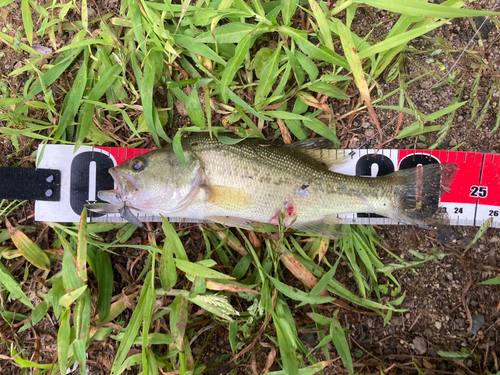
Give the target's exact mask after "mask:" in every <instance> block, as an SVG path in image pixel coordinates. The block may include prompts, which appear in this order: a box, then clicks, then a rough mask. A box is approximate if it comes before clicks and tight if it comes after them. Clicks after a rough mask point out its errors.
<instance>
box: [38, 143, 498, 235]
mask: <svg viewBox="0 0 500 375" xmlns="http://www.w3.org/2000/svg"><path fill="white" fill-rule="evenodd" d="M73 150H74V147H73V146H66V145H47V146H46V147H45V152H44V156H43V158H42V160H41V161H40V167H41V168H51V169H58V170H60V171H61V200H60V201H59V202H40V201H37V202H36V204H35V220H39V221H60V222H70V221H78V220H79V214H80V212H77V211H78V209H77V207H76V208H72V207H71V205H70V204H69V201H70V195H71V192H72V190H71V183H74V182H72V180H74V179H75V178H78V177H77V176H76V175H77V174H78V173H77V171H76V172H75V171H72V170H71V166H72V164H73V162H74V160H75V158H77V157H78V155H79V154H82V153H88V154H91V157H85V160H87V162H89V161H95V162H96V177H95V178H96V180H100V179H101V178H105V179H107V178H109V173H108V172H107V169H108V168H109V165H110V163H111V164H112V165H118V164H121V163H123V162H125V161H127V160H129V159H131V158H133V157H135V156H138V155H142V154H145V153H147V152H149V151H152V150H151V149H127V148H116V147H97V146H95V147H80V149H79V150H78V151H77V153H75V154H73ZM98 154H99V156H97V155H98ZM336 155H337V157H341V158H343V159H345V160H346V162H345V163H343V164H342V165H340V166H339V167H338V168H336V169H335V172H338V173H342V174H347V175H363V176H372V173H373V172H374V171H375V170H377V168H378V170H377V173H378V175H382V174H384V173H390V172H392V171H394V170H398V169H399V168H400V167H415V166H417V165H418V164H428V163H432V162H440V163H446V162H449V163H456V164H458V165H459V169H458V172H457V176H456V177H455V179H454V181H453V182H452V184H451V186H450V189H451V190H450V192H449V193H447V194H444V195H443V197H441V200H440V205H441V206H442V207H444V208H445V209H446V210H447V212H448V214H449V216H450V221H451V224H452V225H467V226H473V225H475V226H479V225H481V224H482V223H484V221H485V220H487V219H488V218H490V217H492V218H493V222H492V226H493V227H500V191H499V190H500V188H499V186H498V185H499V184H498V181H499V179H500V155H493V154H481V153H474V152H463V151H436V150H417V151H414V150H395V149H389V150H380V151H379V152H378V153H377V152H376V150H366V149H362V150H359V149H358V150H348V149H344V150H337V152H336ZM89 156H90V155H89ZM82 157H83V156H82ZM103 157H104V159H106V160H108V162H106V163H103V162H102V160H103V159H102V158H103ZM104 164H106V165H104ZM79 168H83V171H85V168H86V170H87V171H89V165H82V166H80V167H79ZM77 170H78V169H77ZM80 173H81V170H80ZM103 176H104V177H103ZM85 183H87V185H85ZM88 184H89V182H88V181H86V182H84V183H83V184H80V185H78V186H79V189H84V190H85V189H87V190H86V191H85V194H86V195H85V194H84V195H85V196H86V197H88V190H89V189H90V187H89V186H88ZM108 184H109V182H108ZM108 188H109V189H111V188H112V187H107V188H106V189H108ZM100 189H102V188H100ZM100 189H99V190H100ZM73 190H74V189H73ZM82 204H83V203H82V202H80V205H82ZM75 209H76V211H75ZM138 215H139V218H140V219H141V220H142V221H160V218H159V217H152V216H149V215H144V214H140V213H138ZM339 216H340V217H342V218H343V219H344V222H345V223H346V224H380V225H387V224H398V222H396V221H394V220H391V219H388V218H385V217H381V216H378V215H372V214H363V213H359V214H345V215H339ZM171 220H172V221H179V220H181V219H180V218H171ZM92 221H98V222H121V221H123V219H121V217H120V216H119V215H118V214H117V215H106V216H100V217H93V218H92ZM187 222H194V221H191V220H187Z"/></svg>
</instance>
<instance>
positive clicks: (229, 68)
mask: <svg viewBox="0 0 500 375" xmlns="http://www.w3.org/2000/svg"><path fill="white" fill-rule="evenodd" d="M251 40H252V33H251V32H248V33H247V35H245V37H244V38H243V39H242V40H241V41H240V42H239V43H238V45H237V46H236V51H235V53H234V56H233V57H232V58H231V59H229V61H228V62H227V65H226V67H225V68H224V71H223V72H222V78H221V80H220V89H221V95H222V100H223V101H224V103H227V100H228V92H227V91H228V88H229V84H230V83H231V81H232V80H233V77H234V75H235V74H236V72H237V71H238V69H239V67H240V65H241V63H242V62H243V60H244V58H245V56H246V54H247V52H248V51H249V50H250V47H251Z"/></svg>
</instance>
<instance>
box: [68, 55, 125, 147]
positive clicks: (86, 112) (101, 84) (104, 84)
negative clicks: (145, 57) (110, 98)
mask: <svg viewBox="0 0 500 375" xmlns="http://www.w3.org/2000/svg"><path fill="white" fill-rule="evenodd" d="M121 70H122V67H121V66H120V65H119V64H115V65H113V66H112V67H111V68H110V69H106V71H101V76H100V77H99V80H98V81H97V83H96V84H95V85H94V87H92V89H91V90H90V93H89V95H88V100H89V101H97V100H99V99H101V97H102V96H103V95H104V94H105V93H106V90H107V89H108V88H109V87H110V86H111V85H112V84H113V82H114V81H115V80H116V79H117V77H118V74H119V73H120V72H121ZM94 109H95V105H93V104H92V103H85V104H84V105H83V106H82V109H81V111H82V113H83V116H82V120H81V123H80V126H78V130H77V136H76V142H75V143H76V149H78V147H80V145H81V144H82V143H83V141H84V140H85V138H86V137H87V135H88V133H89V131H90V127H91V124H92V118H93V116H94Z"/></svg>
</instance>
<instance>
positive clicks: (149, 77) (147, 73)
mask: <svg viewBox="0 0 500 375" xmlns="http://www.w3.org/2000/svg"><path fill="white" fill-rule="evenodd" d="M152 54H154V52H151V53H150V54H149V59H146V61H145V62H144V74H143V76H142V81H141V84H140V86H139V91H140V93H141V100H142V110H143V113H144V119H145V120H146V125H147V126H148V130H149V132H150V133H151V136H152V137H153V139H154V141H155V143H156V144H157V145H158V146H159V145H160V140H159V138H158V133H157V132H156V124H155V117H154V115H153V111H156V108H155V106H154V103H153V86H154V80H155V73H156V68H157V66H156V59H155V58H154V57H153V56H152Z"/></svg>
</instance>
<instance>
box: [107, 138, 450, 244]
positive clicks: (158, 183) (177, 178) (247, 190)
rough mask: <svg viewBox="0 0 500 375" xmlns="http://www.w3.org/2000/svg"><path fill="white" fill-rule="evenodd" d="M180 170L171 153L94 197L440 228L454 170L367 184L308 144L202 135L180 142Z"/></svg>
mask: <svg viewBox="0 0 500 375" xmlns="http://www.w3.org/2000/svg"><path fill="white" fill-rule="evenodd" d="M182 145H183V149H184V156H185V159H186V164H187V165H183V164H182V163H181V162H180V161H179V159H178V158H177V156H176V155H175V153H174V151H173V148H172V147H167V148H165V149H161V150H157V151H153V152H150V153H148V154H145V155H142V156H139V157H136V158H134V159H132V160H130V161H128V162H125V163H123V164H121V165H120V166H118V167H115V168H111V169H110V173H111V174H112V176H113V178H114V179H115V182H116V184H117V190H114V191H101V192H100V193H99V197H100V198H101V199H102V200H105V201H107V202H110V203H113V204H120V202H121V204H126V205H128V206H130V207H132V208H135V209H138V210H141V211H143V212H145V213H148V214H154V215H158V214H161V215H164V216H175V217H185V218H190V219H198V220H212V221H215V222H221V223H225V224H228V225H232V226H237V227H242V228H250V227H249V226H248V223H251V222H263V223H271V224H279V223H281V224H284V225H286V226H291V227H292V228H295V229H300V230H304V231H308V232H311V233H316V234H322V235H333V234H334V232H335V231H336V230H335V229H334V227H335V225H336V224H339V223H341V220H340V219H338V218H337V215H338V214H343V213H356V212H366V213H376V214H380V215H384V216H387V217H391V218H394V219H396V220H399V221H402V222H405V223H409V224H417V225H421V226H434V225H439V224H445V223H446V221H447V215H446V214H443V213H442V212H441V210H440V209H439V207H438V203H439V197H440V195H441V194H442V192H443V190H446V189H447V188H448V187H449V184H450V182H451V181H452V178H453V175H454V173H455V171H456V166H455V165H453V164H434V165H428V166H423V167H419V168H415V169H410V170H404V171H398V172H395V173H392V174H390V175H387V176H383V177H377V178H369V177H353V176H346V175H342V174H338V173H334V172H332V171H330V170H329V167H331V166H332V164H334V158H333V157H332V155H333V152H334V150H330V149H328V148H326V146H325V145H328V142H327V141H325V140H323V139H319V140H310V141H305V142H301V143H298V144H295V145H290V146H277V145H274V144H270V143H266V142H263V141H261V140H256V139H247V140H243V141H241V142H239V143H237V144H233V145H227V144H223V143H221V142H219V141H218V140H217V139H216V138H215V137H213V138H211V137H210V136H209V135H208V134H197V135H194V136H190V137H187V138H185V139H184V140H183V142H182Z"/></svg>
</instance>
